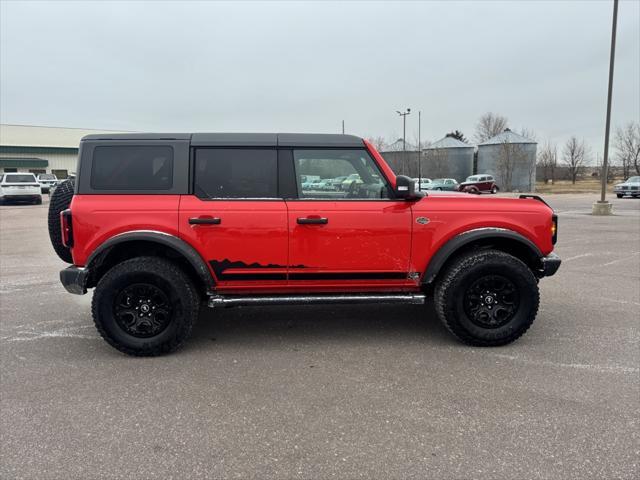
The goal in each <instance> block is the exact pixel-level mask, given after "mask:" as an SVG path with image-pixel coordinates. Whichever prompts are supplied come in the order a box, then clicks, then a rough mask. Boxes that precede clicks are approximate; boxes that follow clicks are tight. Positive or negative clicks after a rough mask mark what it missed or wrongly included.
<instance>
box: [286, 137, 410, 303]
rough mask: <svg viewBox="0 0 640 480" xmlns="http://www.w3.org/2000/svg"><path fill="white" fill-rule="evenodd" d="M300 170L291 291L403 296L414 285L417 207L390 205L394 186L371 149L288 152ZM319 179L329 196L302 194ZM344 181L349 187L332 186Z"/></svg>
mask: <svg viewBox="0 0 640 480" xmlns="http://www.w3.org/2000/svg"><path fill="white" fill-rule="evenodd" d="M287 155H288V158H289V162H292V163H293V174H294V175H295V184H296V190H297V193H298V194H297V196H296V198H291V199H287V206H288V210H289V213H288V215H289V238H290V247H289V285H290V286H291V287H292V288H300V289H304V290H333V289H343V288H348V289H349V290H350V291H354V290H358V289H360V290H375V289H403V288H406V287H408V286H414V287H415V282H412V281H410V280H409V279H408V277H409V275H408V274H409V272H408V269H409V256H410V249H411V204H410V202H405V201H399V200H393V199H391V198H390V197H391V195H390V193H391V191H390V184H389V182H388V180H387V179H386V178H385V177H384V175H383V173H382V172H381V171H380V169H378V167H377V165H376V164H375V162H374V161H373V159H372V158H371V156H370V155H369V153H368V152H367V151H366V150H365V149H364V148H362V149H357V148H355V149H330V148H327V149H303V148H298V149H296V148H294V149H292V150H290V151H288V152H287V153H285V152H283V154H282V157H283V162H284V159H285V158H287ZM310 175H318V176H320V178H321V179H322V180H324V181H325V183H326V185H334V186H333V187H332V188H331V189H330V190H329V189H327V190H319V189H315V188H313V185H308V184H305V187H304V188H303V186H302V183H303V182H302V179H303V178H305V176H310ZM340 177H345V178H346V180H344V181H343V182H337V181H335V182H334V181H333V180H334V179H337V178H340Z"/></svg>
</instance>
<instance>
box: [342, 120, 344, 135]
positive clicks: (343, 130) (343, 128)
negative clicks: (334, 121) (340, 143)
mask: <svg viewBox="0 0 640 480" xmlns="http://www.w3.org/2000/svg"><path fill="white" fill-rule="evenodd" d="M342 134H343V135H344V120H342Z"/></svg>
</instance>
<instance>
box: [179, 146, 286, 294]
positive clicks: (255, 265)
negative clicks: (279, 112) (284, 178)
mask: <svg viewBox="0 0 640 480" xmlns="http://www.w3.org/2000/svg"><path fill="white" fill-rule="evenodd" d="M194 153H195V154H194V164H193V176H194V179H193V182H194V194H193V195H185V196H183V197H182V198H181V201H180V235H181V236H182V238H183V239H184V240H185V241H187V242H188V243H190V244H191V245H192V246H193V247H194V248H196V249H197V250H198V252H199V253H200V255H201V256H202V258H204V259H205V260H206V261H207V262H208V263H209V265H210V267H211V270H212V272H213V273H214V275H215V278H216V286H217V289H218V290H219V291H224V292H230V291H233V290H237V291H239V292H241V291H268V290H269V289H270V288H273V289H278V288H281V287H283V286H285V285H286V281H287V257H288V252H287V249H288V244H287V237H288V231H287V207H286V204H285V202H284V200H282V199H281V198H279V195H278V178H277V172H278V167H277V151H276V149H275V148H198V149H196V150H195V152H194Z"/></svg>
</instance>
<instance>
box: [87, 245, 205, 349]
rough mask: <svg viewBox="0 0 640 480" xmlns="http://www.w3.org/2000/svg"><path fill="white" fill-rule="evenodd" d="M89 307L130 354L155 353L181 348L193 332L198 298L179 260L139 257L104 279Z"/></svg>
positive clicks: (106, 334) (103, 331)
mask: <svg viewBox="0 0 640 480" xmlns="http://www.w3.org/2000/svg"><path fill="white" fill-rule="evenodd" d="M91 310H92V314H93V320H94V322H95V324H96V328H97V329H98V332H99V333H100V335H102V337H103V338H104V339H105V340H106V341H107V343H109V345H111V346H112V347H114V348H116V349H118V350H120V351H121V352H124V353H126V354H128V355H136V356H156V355H162V354H164V353H170V352H173V351H175V350H177V349H178V348H180V347H181V346H182V344H183V343H184V342H185V341H186V340H187V338H189V336H190V335H191V331H192V328H193V325H194V323H195V322H196V320H197V318H198V313H199V310H200V299H199V297H198V293H197V291H196V289H195V287H194V286H193V283H192V282H191V280H190V279H189V277H188V276H187V275H186V274H185V273H184V272H183V271H182V270H181V269H180V268H179V267H178V266H176V265H174V264H173V263H171V262H168V261H166V260H163V259H160V258H156V257H137V258H133V259H130V260H126V261H124V262H122V263H120V264H118V265H116V266H115V267H113V268H112V269H111V270H109V271H108V272H107V273H106V274H105V275H104V277H102V278H101V279H100V281H99V282H98V285H97V286H96V290H95V293H94V295H93V301H92V305H91Z"/></svg>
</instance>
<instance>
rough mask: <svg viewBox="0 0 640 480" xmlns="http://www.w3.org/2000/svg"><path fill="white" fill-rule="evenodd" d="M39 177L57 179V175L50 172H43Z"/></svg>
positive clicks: (41, 178)
mask: <svg viewBox="0 0 640 480" xmlns="http://www.w3.org/2000/svg"><path fill="white" fill-rule="evenodd" d="M38 178H39V179H40V180H55V179H56V176H55V175H52V174H50V173H43V174H42V175H39V176H38Z"/></svg>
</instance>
